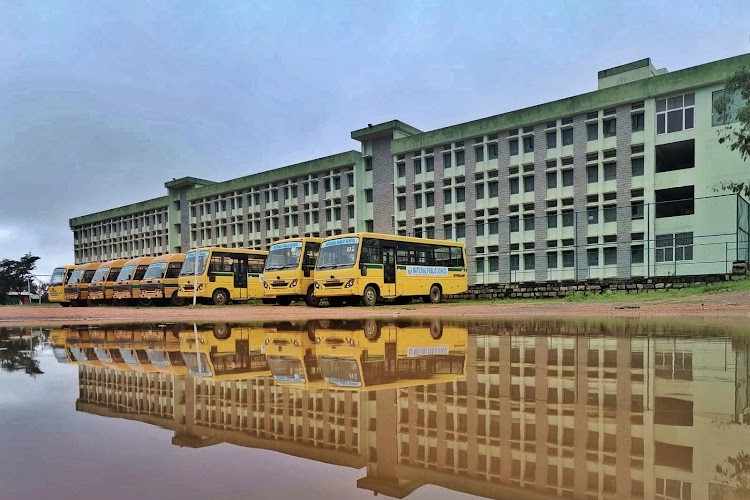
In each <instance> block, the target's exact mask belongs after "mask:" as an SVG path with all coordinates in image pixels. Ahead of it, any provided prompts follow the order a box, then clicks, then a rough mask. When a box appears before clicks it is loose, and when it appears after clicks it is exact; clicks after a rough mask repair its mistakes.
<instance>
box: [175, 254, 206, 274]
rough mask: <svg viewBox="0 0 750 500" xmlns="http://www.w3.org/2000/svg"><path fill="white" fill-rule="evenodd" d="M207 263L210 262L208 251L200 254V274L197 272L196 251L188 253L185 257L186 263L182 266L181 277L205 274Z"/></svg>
mask: <svg viewBox="0 0 750 500" xmlns="http://www.w3.org/2000/svg"><path fill="white" fill-rule="evenodd" d="M206 261H208V250H201V251H200V252H198V272H197V273H196V272H195V251H191V252H188V253H187V254H186V255H185V262H184V263H183V264H182V269H181V270H180V276H189V275H191V274H203V272H204V271H205V270H206Z"/></svg>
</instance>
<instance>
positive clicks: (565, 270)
mask: <svg viewBox="0 0 750 500" xmlns="http://www.w3.org/2000/svg"><path fill="white" fill-rule="evenodd" d="M748 65H750V55H742V56H737V57H733V58H729V59H724V60H720V61H715V62H711V63H707V64H703V65H700V66H696V67H692V68H687V69H683V70H680V71H675V72H671V73H670V72H668V71H666V70H665V69H656V68H654V66H653V65H652V64H651V61H650V60H649V59H643V60H640V61H636V62H633V63H629V64H625V65H622V66H617V67H614V68H610V69H607V70H603V71H600V72H599V75H598V88H597V90H595V91H592V92H589V93H586V94H581V95H577V96H573V97H568V98H564V99H561V100H558V101H553V102H549V103H545V104H540V105H537V106H533V107H530V108H525V109H521V110H517V111H511V112H508V113H503V114H499V115H495V116H490V117H487V118H481V119H478V120H475V121H471V122H467V123H461V124H457V125H453V126H450V127H446V128H442V129H438V130H433V131H429V132H422V131H420V130H418V129H416V128H414V127H412V126H410V125H407V124H405V123H402V122H400V121H398V120H393V121H390V122H386V123H381V124H376V125H368V126H367V127H366V128H363V129H360V130H355V131H353V132H352V133H351V137H352V138H353V139H355V140H357V141H358V142H360V144H361V148H360V152H357V151H349V152H346V153H340V154H338V155H334V156H329V157H326V158H321V159H317V160H312V161H308V162H304V163H300V164H297V165H292V166H288V167H282V168H278V169H274V170H269V171H266V172H262V173H259V174H253V175H249V176H247V177H241V178H238V179H234V180H230V181H225V182H218V183H217V182H209V181H204V180H200V179H195V178H190V177H188V178H184V179H176V180H173V181H170V182H167V183H166V184H165V187H166V188H167V190H168V195H167V196H166V197H164V198H159V199H156V200H151V201H148V202H143V203H137V204H134V205H130V206H127V207H122V208H119V209H113V210H108V211H104V212H99V213H96V214H91V215H88V216H83V217H77V218H74V219H71V220H70V227H71V229H72V230H73V231H74V250H75V261H76V262H83V261H88V260H94V259H100V260H101V259H106V258H114V257H132V256H135V255H141V254H152V255H153V254H156V253H161V252H164V251H178V250H182V251H185V250H186V249H187V248H188V247H192V246H196V245H201V244H209V243H210V244H214V245H225V246H251V247H264V246H267V245H268V244H269V243H271V242H272V241H274V240H276V239H278V238H283V237H289V236H297V235H316V236H327V235H331V234H338V233H341V232H348V231H353V230H374V231H377V232H385V233H399V234H411V235H415V236H425V237H438V238H446V239H454V240H459V241H464V242H466V246H467V253H468V256H469V261H470V264H469V275H470V279H471V281H472V282H474V283H499V282H503V283H505V282H516V281H549V280H563V279H571V280H584V279H597V278H627V277H631V276H659V275H667V274H705V273H717V272H726V271H728V270H729V269H730V268H731V265H732V262H733V261H734V260H747V259H748V255H749V254H750V238H748V234H749V233H750V230H749V228H750V215H748V214H749V213H750V210H748V204H747V202H746V201H745V200H744V199H742V198H741V197H739V196H736V195H726V194H724V195H722V194H723V193H722V191H721V188H720V184H721V182H722V181H726V180H744V179H745V178H746V164H745V163H744V162H743V161H742V160H741V158H740V156H739V155H738V154H736V153H735V152H732V151H731V150H730V149H729V148H728V147H727V146H726V145H725V144H720V143H719V141H718V139H717V131H719V130H720V128H719V127H723V126H725V125H726V124H725V123H720V120H719V117H718V115H717V113H716V112H715V111H714V106H713V103H714V102H715V100H716V99H717V97H719V96H720V95H721V93H722V85H723V83H722V82H723V80H724V79H725V78H726V77H727V76H728V75H730V74H732V73H733V72H734V71H735V70H737V69H738V68H741V67H744V66H748ZM730 126H731V124H730ZM375 200H377V207H375ZM159 220H161V222H159Z"/></svg>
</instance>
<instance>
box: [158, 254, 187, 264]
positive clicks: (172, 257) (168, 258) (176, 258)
mask: <svg viewBox="0 0 750 500" xmlns="http://www.w3.org/2000/svg"><path fill="white" fill-rule="evenodd" d="M184 261H185V254H184V253H165V254H162V255H158V256H156V257H154V260H152V261H151V263H152V264H153V263H154V262H184Z"/></svg>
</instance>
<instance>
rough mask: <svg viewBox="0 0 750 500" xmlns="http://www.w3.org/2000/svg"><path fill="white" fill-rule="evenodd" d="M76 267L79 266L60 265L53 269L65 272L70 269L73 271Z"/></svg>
mask: <svg viewBox="0 0 750 500" xmlns="http://www.w3.org/2000/svg"><path fill="white" fill-rule="evenodd" d="M76 267H79V266H76V265H75V264H62V265H60V266H56V267H55V269H65V270H66V271H68V270H70V269H75V268H76Z"/></svg>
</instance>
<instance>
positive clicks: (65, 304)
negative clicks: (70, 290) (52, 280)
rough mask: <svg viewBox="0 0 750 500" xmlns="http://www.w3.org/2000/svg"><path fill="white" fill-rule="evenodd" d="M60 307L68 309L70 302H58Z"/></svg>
mask: <svg viewBox="0 0 750 500" xmlns="http://www.w3.org/2000/svg"><path fill="white" fill-rule="evenodd" d="M60 305H61V306H63V307H68V306H70V302H60Z"/></svg>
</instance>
